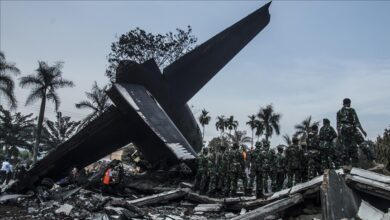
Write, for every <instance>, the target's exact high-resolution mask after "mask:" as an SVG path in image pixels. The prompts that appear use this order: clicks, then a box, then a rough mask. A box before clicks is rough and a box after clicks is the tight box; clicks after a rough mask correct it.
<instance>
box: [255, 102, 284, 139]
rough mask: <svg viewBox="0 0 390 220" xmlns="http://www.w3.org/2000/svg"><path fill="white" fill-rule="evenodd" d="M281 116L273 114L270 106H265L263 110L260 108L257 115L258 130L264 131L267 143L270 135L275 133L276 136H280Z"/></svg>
mask: <svg viewBox="0 0 390 220" xmlns="http://www.w3.org/2000/svg"><path fill="white" fill-rule="evenodd" d="M280 117H281V115H280V114H279V113H275V112H274V108H273V106H272V104H270V105H267V106H266V107H265V108H260V111H259V113H257V118H258V119H259V128H260V129H264V132H265V133H264V134H265V139H266V140H267V141H268V140H269V138H270V137H272V134H273V133H274V132H275V133H276V134H277V135H279V134H280V125H279V120H280Z"/></svg>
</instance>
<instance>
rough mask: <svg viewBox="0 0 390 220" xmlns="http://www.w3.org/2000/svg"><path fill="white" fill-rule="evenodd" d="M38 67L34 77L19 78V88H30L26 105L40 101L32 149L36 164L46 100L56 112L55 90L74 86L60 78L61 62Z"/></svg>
mask: <svg viewBox="0 0 390 220" xmlns="http://www.w3.org/2000/svg"><path fill="white" fill-rule="evenodd" d="M38 64H39V67H38V69H36V75H28V76H23V77H21V78H20V83H19V84H20V86H21V87H22V88H25V87H32V90H31V93H30V95H29V96H28V97H27V100H26V105H29V104H32V103H33V102H34V101H36V100H37V99H41V107H40V109H39V116H38V125H37V132H36V139H35V145H34V149H33V162H34V163H36V161H37V156H38V146H39V143H40V139H41V132H42V125H43V119H44V116H45V108H46V100H50V101H52V102H53V103H54V105H55V109H56V111H57V110H58V107H59V105H60V98H59V97H58V94H57V91H56V90H57V89H59V88H65V87H73V86H74V84H73V82H72V81H70V80H66V79H63V78H62V71H61V69H62V67H63V63H62V62H56V63H55V64H54V65H53V66H49V65H48V64H47V63H46V62H44V61H38Z"/></svg>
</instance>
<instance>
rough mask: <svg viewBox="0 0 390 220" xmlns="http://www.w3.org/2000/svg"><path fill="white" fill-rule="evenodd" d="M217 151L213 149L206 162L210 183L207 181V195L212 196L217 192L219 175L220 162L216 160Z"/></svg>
mask: <svg viewBox="0 0 390 220" xmlns="http://www.w3.org/2000/svg"><path fill="white" fill-rule="evenodd" d="M218 151H219V150H218V149H215V150H213V151H211V152H210V153H209V154H210V157H209V160H208V170H209V173H210V181H209V188H208V191H207V195H209V196H214V195H215V194H216V192H217V184H218V180H219V175H218V174H219V173H220V167H219V166H220V164H221V161H219V158H218V154H219V152H218Z"/></svg>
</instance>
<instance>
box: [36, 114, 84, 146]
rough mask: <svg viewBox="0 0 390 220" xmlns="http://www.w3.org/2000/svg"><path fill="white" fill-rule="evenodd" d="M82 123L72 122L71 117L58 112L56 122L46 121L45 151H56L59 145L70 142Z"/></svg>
mask: <svg viewBox="0 0 390 220" xmlns="http://www.w3.org/2000/svg"><path fill="white" fill-rule="evenodd" d="M79 125H80V121H72V120H71V118H70V117H69V116H62V113H61V112H57V117H56V121H50V120H46V121H45V124H44V133H45V139H46V140H45V145H46V149H44V150H45V151H50V150H52V149H55V148H56V147H57V146H58V145H59V144H61V143H62V142H64V141H66V140H68V139H69V138H70V137H71V136H72V135H74V134H75V132H76V131H77V128H78V126H79Z"/></svg>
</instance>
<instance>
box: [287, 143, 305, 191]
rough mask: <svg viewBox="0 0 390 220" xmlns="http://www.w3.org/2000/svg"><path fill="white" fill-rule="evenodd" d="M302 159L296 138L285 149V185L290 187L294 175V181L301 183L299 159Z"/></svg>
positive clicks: (301, 151) (301, 152)
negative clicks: (286, 180) (286, 178)
mask: <svg viewBox="0 0 390 220" xmlns="http://www.w3.org/2000/svg"><path fill="white" fill-rule="evenodd" d="M302 159H303V150H302V149H301V148H300V147H299V145H298V140H296V141H294V139H293V144H292V145H290V146H289V147H287V149H286V160H287V176H288V182H287V186H288V187H292V185H293V177H294V176H295V183H296V184H297V183H301V182H302V178H301V173H302V171H301V169H302V167H301V161H302Z"/></svg>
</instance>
